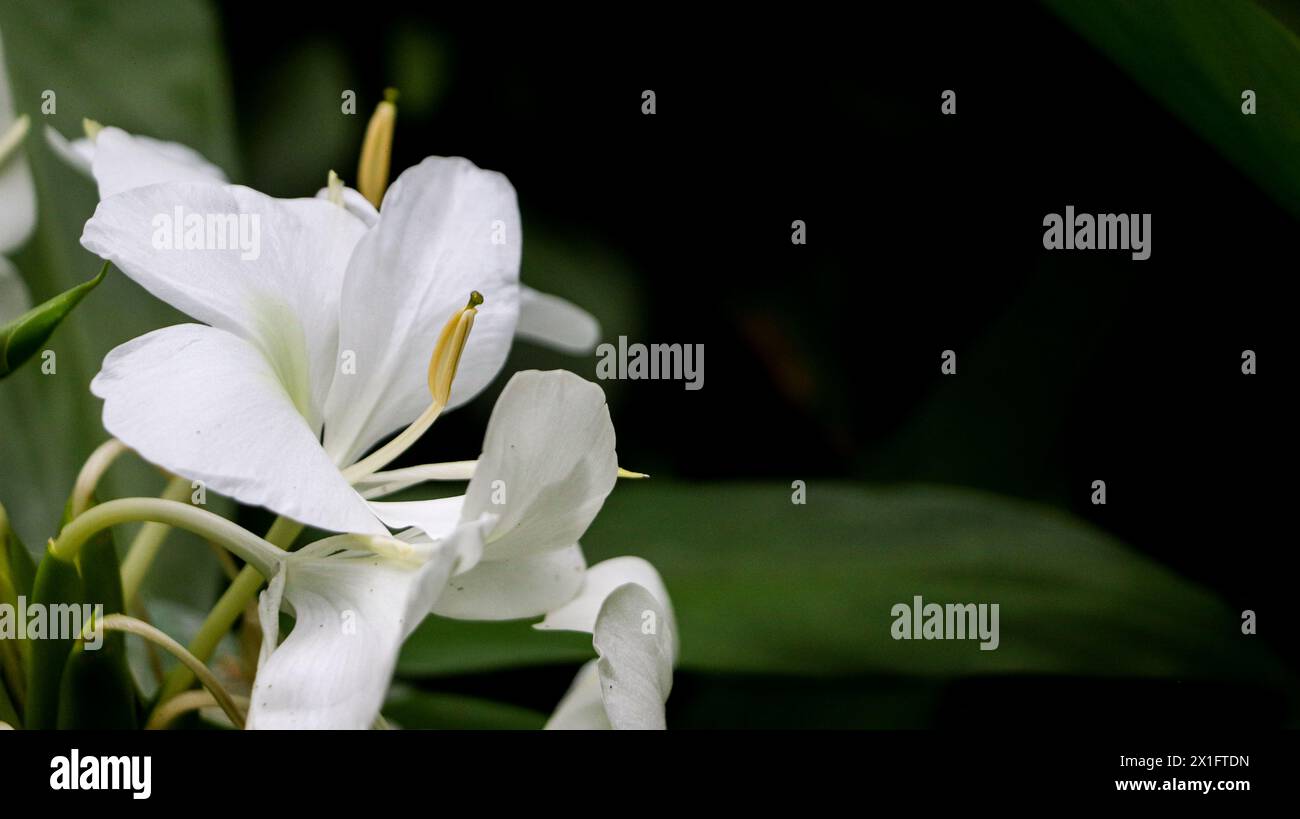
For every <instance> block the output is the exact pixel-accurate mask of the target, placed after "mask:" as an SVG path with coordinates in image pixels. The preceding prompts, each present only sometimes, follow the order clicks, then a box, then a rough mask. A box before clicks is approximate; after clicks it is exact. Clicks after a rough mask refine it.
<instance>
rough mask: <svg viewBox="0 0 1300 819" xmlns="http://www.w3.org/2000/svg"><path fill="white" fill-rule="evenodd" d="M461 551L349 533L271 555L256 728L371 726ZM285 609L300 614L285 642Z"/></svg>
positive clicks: (252, 708)
mask: <svg viewBox="0 0 1300 819" xmlns="http://www.w3.org/2000/svg"><path fill="white" fill-rule="evenodd" d="M474 534H476V530H473V529H466V530H464V532H463V535H464V536H466V537H472V536H473V535H474ZM456 553H457V547H456V544H455V543H454V542H451V541H443V542H440V543H438V544H436V545H432V544H425V545H423V546H414V545H412V544H410V543H406V542H403V541H400V540H396V539H391V538H384V537H368V536H358V535H341V536H338V537H332V538H326V539H325V540H319V541H317V542H315V543H312V544H310V545H308V546H306V547H304V548H302V549H300V550H299V551H297V552H291V553H284V552H280V553H279V554H278V555H270V557H275V558H276V561H277V568H276V569H274V570H273V571H274V574H273V575H272V577H271V581H270V583H269V585H268V586H267V588H266V590H265V591H263V592H262V596H261V602H260V604H259V613H260V615H261V617H260V619H261V622H262V650H261V656H260V658H259V659H258V667H257V676H256V678H255V679H254V681H253V691H252V694H251V696H250V703H249V712H248V722H247V726H246V727H248V728H249V729H262V728H320V729H323V728H330V729H365V728H369V727H371V725H372V724H373V723H374V721H375V718H376V717H377V716H378V715H379V709H380V707H381V706H382V705H383V701H384V696H385V694H386V692H387V691H388V684H389V680H390V679H391V678H392V675H393V668H394V666H395V665H396V664H397V654H398V651H399V649H400V648H401V645H402V641H403V640H405V639H406V637H407V635H409V634H410V633H411V630H412V629H414V628H415V627H416V626H417V625H419V623H420V621H421V620H423V619H424V616H425V615H426V614H428V612H429V609H430V607H431V606H432V605H433V603H434V601H436V600H437V599H438V596H439V594H441V593H442V592H443V590H444V589H445V588H446V585H447V577H448V575H449V574H450V573H451V570H452V568H453V566H454V561H455V556H456ZM281 607H283V608H285V609H286V610H287V611H289V612H290V613H292V614H293V616H294V625H293V629H292V631H290V632H289V635H288V637H286V638H285V640H284V642H283V643H281V642H280V641H279V631H280V618H279V611H280V609H281Z"/></svg>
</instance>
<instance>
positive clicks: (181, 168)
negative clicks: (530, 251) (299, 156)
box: [45, 121, 600, 355]
mask: <svg viewBox="0 0 1300 819" xmlns="http://www.w3.org/2000/svg"><path fill="white" fill-rule="evenodd" d="M86 131H87V136H84V137H80V138H78V139H75V140H71V141H69V140H68V139H67V138H65V137H64V136H63V135H62V134H60V133H59V132H58V131H56V130H54V129H53V128H51V127H49V126H46V128H45V137H46V141H47V142H48V143H49V145H50V146H51V147H52V148H53V149H54V151H55V153H56V154H58V155H59V156H60V157H62V158H63V159H64V160H65V161H66V162H67V163H68V164H69V165H71V166H72V167H74V168H76V169H78V170H80V171H82V172H83V173H85V174H87V175H88V176H91V177H92V178H93V179H94V180H95V183H96V185H97V186H98V189H99V198H100V199H107V198H108V197H110V196H113V195H115V194H118V193H122V192H123V191H127V190H131V189H132V188H139V187H144V186H145V185H152V184H156V183H159V182H198V183H204V182H207V183H221V182H225V181H226V174H225V173H224V172H223V171H222V170H221V168H219V167H218V166H216V165H215V164H213V163H212V162H210V161H209V160H208V159H207V158H206V157H204V156H203V155H202V154H201V153H199V152H198V151H196V150H194V149H193V148H190V147H189V146H186V145H182V144H180V143H177V142H167V141H164V140H159V139H153V138H151V137H147V136H141V135H137V134H129V133H127V132H126V131H123V130H122V129H120V128H114V127H111V126H109V127H102V126H100V125H99V124H98V123H95V122H90V121H87V123H86ZM316 196H317V198H321V199H328V198H330V197H331V191H330V189H329V188H328V187H326V188H321V189H320V190H319V191H318V192H317V194H316ZM338 198H339V203H340V204H341V205H343V207H344V208H345V209H346V210H347V212H348V213H350V214H351V215H353V216H354V217H356V218H357V219H358V220H359V221H360V222H361V223H362V224H363V225H364V226H365V227H367V228H369V227H373V226H374V224H375V223H376V222H378V221H379V213H380V211H379V210H377V209H376V208H375V206H374V205H372V204H370V202H369V201H367V199H366V198H365V197H364V196H362V195H361V194H360V193H359V192H358V191H356V190H355V189H353V188H350V187H347V188H342V187H341V188H340V190H339V194H338ZM516 278H517V277H516ZM517 318H518V323H517V325H516V327H515V334H516V335H518V336H520V337H522V338H525V339H528V340H529V341H534V342H537V343H539V344H544V345H547V346H549V347H554V348H556V349H559V350H562V351H564V352H567V353H572V354H575V355H576V354H585V353H588V352H590V351H591V350H592V349H593V348H594V347H595V346H596V342H597V341H599V340H600V325H599V324H598V323H597V322H596V320H595V319H594V318H592V316H591V315H590V314H589V313H587V312H586V311H585V310H583V309H582V308H580V307H577V306H576V305H574V304H572V303H571V302H568V301H565V300H564V299H561V298H558V297H556V296H552V295H549V294H547V293H542V292H539V291H537V290H534V289H532V288H531V287H528V286H526V285H523V284H520V285H519V313H518V317H517Z"/></svg>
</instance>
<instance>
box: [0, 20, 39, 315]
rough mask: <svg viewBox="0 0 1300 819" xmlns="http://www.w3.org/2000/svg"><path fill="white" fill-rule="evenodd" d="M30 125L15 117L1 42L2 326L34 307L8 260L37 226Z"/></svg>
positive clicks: (26, 119)
mask: <svg viewBox="0 0 1300 819" xmlns="http://www.w3.org/2000/svg"><path fill="white" fill-rule="evenodd" d="M28 122H29V121H28V118H27V116H26V115H23V116H21V117H19V116H16V115H15V112H14V103H13V96H12V93H11V91H10V89H9V75H8V73H7V71H6V69H5V56H4V43H3V42H2V41H0V325H2V324H5V323H7V322H9V321H11V320H13V319H15V318H17V317H18V316H21V315H22V314H23V313H25V312H27V310H28V309H30V308H31V306H32V299H31V295H30V294H29V293H28V292H27V285H25V284H24V283H23V280H22V277H21V276H20V275H19V273H18V270H17V268H15V267H14V266H13V264H12V263H11V262H10V261H9V260H8V259H6V258H5V256H6V255H7V254H9V253H10V252H11V251H13V250H16V249H17V248H18V247H19V246H21V245H22V244H23V243H24V242H26V241H27V238H28V237H29V236H31V233H32V228H34V227H35V225H36V188H35V186H34V185H33V184H32V172H31V169H30V168H28V166H27V158H26V157H25V156H24V155H23V152H22V148H21V145H22V140H23V138H24V136H25V135H26V133H27V128H28Z"/></svg>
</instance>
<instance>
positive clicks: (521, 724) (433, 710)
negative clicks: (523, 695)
mask: <svg viewBox="0 0 1300 819" xmlns="http://www.w3.org/2000/svg"><path fill="white" fill-rule="evenodd" d="M384 716H385V717H386V718H387V719H388V720H389V721H390V722H391V723H393V724H394V725H395V726H399V727H401V728H435V729H451V730H469V731H501V730H537V729H538V728H541V727H542V726H543V725H545V724H546V715H545V714H542V713H539V712H537V711H533V710H530V709H528V708H521V707H519V706H517V705H509V704H507V703H501V702H493V701H491V700H483V699H478V698H475V697H464V696H460V695H457V694H442V693H436V692H432V691H420V690H418V689H414V688H410V687H407V686H396V687H394V689H393V691H392V692H391V693H390V694H389V697H388V702H387V703H386V704H385V705H384Z"/></svg>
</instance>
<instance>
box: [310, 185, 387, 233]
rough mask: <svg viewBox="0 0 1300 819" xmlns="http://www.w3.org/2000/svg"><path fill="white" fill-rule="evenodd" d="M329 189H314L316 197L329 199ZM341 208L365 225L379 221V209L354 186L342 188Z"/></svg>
mask: <svg viewBox="0 0 1300 819" xmlns="http://www.w3.org/2000/svg"><path fill="white" fill-rule="evenodd" d="M329 197H330V189H329V188H321V189H320V190H318V191H316V198H317V199H324V200H326V201H328V200H329ZM343 209H344V210H346V211H347V212H348V213H350V214H352V215H353V216H355V217H357V218H358V219H360V220H361V223H362V224H364V225H365V226H366V227H372V226H373V225H374V224H375V222H378V221H379V211H377V210H375V206H374V205H372V204H370V200H369V199H367V198H366V197H364V196H362V195H361V192H360V191H358V190H356V189H355V188H347V187H345V188H343Z"/></svg>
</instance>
